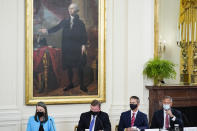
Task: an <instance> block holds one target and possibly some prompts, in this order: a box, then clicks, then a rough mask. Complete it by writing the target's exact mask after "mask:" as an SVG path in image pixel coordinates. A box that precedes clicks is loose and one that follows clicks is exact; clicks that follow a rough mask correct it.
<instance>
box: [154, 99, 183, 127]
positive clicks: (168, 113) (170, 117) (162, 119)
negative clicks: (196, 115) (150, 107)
mask: <svg viewBox="0 0 197 131" xmlns="http://www.w3.org/2000/svg"><path fill="white" fill-rule="evenodd" d="M162 102H163V109H161V110H159V111H156V112H155V113H154V115H153V118H152V122H151V127H150V128H163V129H167V130H168V129H173V128H174V125H175V124H178V125H179V127H180V128H182V127H183V120H182V115H181V112H180V111H178V110H175V109H173V108H171V107H172V98H171V97H170V96H165V97H164V98H163V100H162Z"/></svg>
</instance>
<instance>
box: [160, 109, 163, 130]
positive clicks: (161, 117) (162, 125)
mask: <svg viewBox="0 0 197 131" xmlns="http://www.w3.org/2000/svg"><path fill="white" fill-rule="evenodd" d="M160 113H161V114H160V115H161V118H162V119H160V120H161V125H162V127H163V126H164V125H163V123H164V111H163V110H161V111H160Z"/></svg>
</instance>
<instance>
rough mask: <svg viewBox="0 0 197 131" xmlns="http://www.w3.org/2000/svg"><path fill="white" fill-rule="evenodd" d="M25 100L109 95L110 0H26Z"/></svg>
mask: <svg viewBox="0 0 197 131" xmlns="http://www.w3.org/2000/svg"><path fill="white" fill-rule="evenodd" d="M25 19H26V33H25V35H26V36H25V37H26V48H25V50H26V84H25V85H26V91H25V94H26V104H27V105H34V104H36V103H37V102H38V101H43V102H45V103H46V104H64V103H90V102H91V101H92V100H93V99H97V100H99V101H101V102H104V101H105V0H26V18H25Z"/></svg>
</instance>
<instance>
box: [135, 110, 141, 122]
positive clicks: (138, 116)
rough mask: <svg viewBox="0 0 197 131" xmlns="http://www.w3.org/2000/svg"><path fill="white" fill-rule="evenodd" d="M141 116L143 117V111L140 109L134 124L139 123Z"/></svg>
mask: <svg viewBox="0 0 197 131" xmlns="http://www.w3.org/2000/svg"><path fill="white" fill-rule="evenodd" d="M140 117H141V112H140V111H139V110H138V113H137V115H136V118H135V122H134V126H135V125H136V124H137V123H139V120H140Z"/></svg>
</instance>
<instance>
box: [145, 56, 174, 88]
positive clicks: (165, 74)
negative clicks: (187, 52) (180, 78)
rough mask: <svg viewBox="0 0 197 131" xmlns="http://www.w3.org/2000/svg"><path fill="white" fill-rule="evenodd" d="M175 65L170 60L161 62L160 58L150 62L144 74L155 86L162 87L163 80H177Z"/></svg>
mask: <svg viewBox="0 0 197 131" xmlns="http://www.w3.org/2000/svg"><path fill="white" fill-rule="evenodd" d="M174 67H175V64H173V63H172V62H170V61H168V60H161V59H160V58H155V59H152V60H149V61H148V62H147V63H146V65H145V68H144V70H143V74H144V75H145V76H146V77H147V78H149V79H153V80H154V85H160V82H161V81H163V79H164V78H165V79H170V78H172V79H175V78H176V71H175V69H174Z"/></svg>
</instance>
